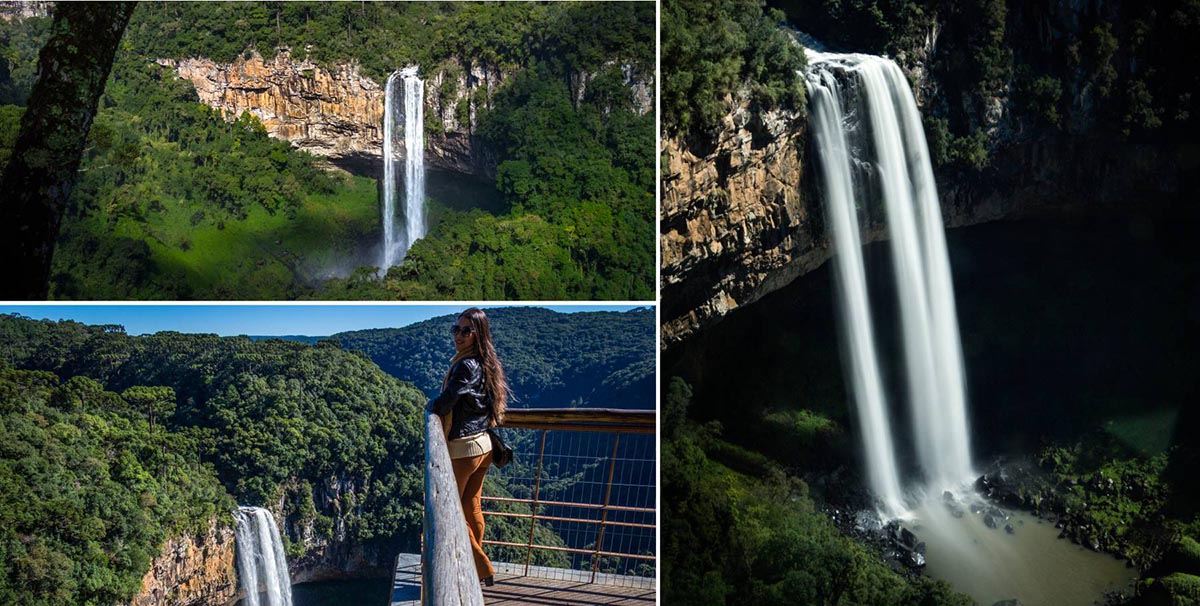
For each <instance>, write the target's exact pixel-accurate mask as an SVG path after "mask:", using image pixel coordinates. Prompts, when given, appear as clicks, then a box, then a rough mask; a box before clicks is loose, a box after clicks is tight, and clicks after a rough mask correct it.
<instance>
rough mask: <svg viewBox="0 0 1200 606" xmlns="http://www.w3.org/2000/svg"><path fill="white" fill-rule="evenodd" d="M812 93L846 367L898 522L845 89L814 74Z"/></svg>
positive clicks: (881, 494)
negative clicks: (856, 202)
mask: <svg viewBox="0 0 1200 606" xmlns="http://www.w3.org/2000/svg"><path fill="white" fill-rule="evenodd" d="M808 80H809V82H808V92H809V95H810V96H811V97H812V114H813V115H812V123H813V138H814V144H815V146H816V149H817V151H818V153H817V155H818V156H819V157H820V158H821V159H822V161H821V162H820V165H821V178H822V184H823V186H824V191H825V214H826V221H827V223H828V225H829V231H830V234H831V239H832V241H833V246H834V251H835V253H836V254H834V256H833V261H834V272H835V273H834V276H835V282H836V292H837V297H838V301H839V305H840V310H841V315H840V317H839V328H840V330H841V337H842V342H843V343H844V344H845V348H844V349H845V352H844V358H845V359H844V365H845V366H846V368H847V371H848V372H847V374H848V375H849V382H850V385H849V387H850V393H851V396H852V397H853V398H854V402H855V408H856V410H857V414H858V422H859V425H860V426H861V427H862V441H863V452H865V453H866V459H867V477H868V480H869V481H870V483H871V489H872V490H873V491H874V493H875V495H876V496H877V497H878V498H879V499H880V501H881V502H882V511H881V513H882V515H883V516H884V517H885V518H894V517H896V516H898V515H900V513H901V512H902V511H904V499H903V495H902V494H901V491H900V474H899V473H898V472H897V471H896V461H895V453H894V450H893V448H892V435H891V428H890V423H889V422H888V416H887V400H886V399H885V397H884V393H883V381H882V379H881V378H880V375H879V364H878V361H877V359H878V358H877V355H876V353H875V335H874V330H873V329H872V327H871V312H870V306H869V305H868V302H867V279H866V271H865V270H864V268H863V257H862V246H861V244H860V242H861V240H860V238H859V233H858V217H857V212H856V209H855V207H854V185H853V180H852V176H851V170H850V163H849V159H850V152H849V148H848V147H847V143H846V136H845V132H844V131H843V129H842V124H843V121H844V117H843V113H842V104H841V99H840V93H841V91H840V88H839V86H838V83H837V80H835V79H834V78H833V77H832V76H830V75H829V74H823V73H810V74H809V75H808Z"/></svg>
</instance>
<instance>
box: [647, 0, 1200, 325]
mask: <svg viewBox="0 0 1200 606" xmlns="http://www.w3.org/2000/svg"><path fill="white" fill-rule="evenodd" d="M1071 6H1073V5H1063V7H1060V8H1061V9H1062V10H1058V11H1051V12H1049V13H1048V14H1046V15H1044V16H1042V17H1041V19H1040V20H1033V21H1030V19H1029V18H1028V16H1026V15H1015V16H1012V17H1011V19H1012V20H1016V21H1019V22H1020V23H1025V22H1026V21H1029V23H1025V25H1021V27H1030V28H1033V29H1040V31H1041V32H1042V33H1041V34H1039V35H1038V36H1033V35H1032V34H1031V35H1030V36H1029V39H1030V40H1032V41H1034V42H1035V43H1036V42H1040V41H1045V40H1050V39H1054V40H1058V39H1059V38H1064V37H1066V36H1065V35H1063V34H1061V31H1063V30H1064V29H1069V28H1072V27H1074V28H1080V27H1082V26H1081V25H1080V23H1081V22H1082V20H1081V19H1079V18H1078V15H1075V18H1072V15H1074V13H1073V12H1072V9H1071ZM1075 10H1083V9H1082V8H1079V7H1075ZM943 27H944V24H942V23H941V22H939V21H938V19H937V17H936V16H934V17H932V18H931V20H930V24H929V27H928V30H927V32H926V35H925V36H923V38H919V39H918V40H917V44H916V45H915V46H914V47H913V48H910V49H905V50H902V51H901V52H900V53H899V54H898V56H897V57H895V58H896V60H897V63H899V64H900V65H901V66H902V68H903V69H904V70H905V72H906V73H907V74H908V76H909V80H910V82H912V83H913V85H914V86H913V88H914V93H915V95H916V97H917V100H918V104H919V105H920V106H921V110H922V113H923V114H924V115H925V117H926V118H927V119H928V118H932V117H937V116H941V115H945V113H946V112H947V111H948V109H947V108H950V107H951V106H967V105H969V106H970V107H969V108H968V109H969V110H970V111H967V112H966V113H967V114H968V115H969V116H970V120H971V125H972V128H973V129H979V130H982V131H984V132H986V133H987V135H988V147H987V152H988V157H989V163H988V166H987V167H985V168H984V169H982V170H975V169H970V168H964V167H962V166H960V165H953V164H948V165H946V166H943V167H942V168H940V169H938V171H937V174H936V175H935V176H936V179H937V182H938V190H939V195H940V200H941V203H942V214H943V220H944V222H945V224H946V225H947V227H959V226H965V225H971V224H975V223H980V222H984V221H994V220H1002V219H1008V218H1015V217H1019V216H1026V215H1029V214H1034V213H1055V212H1073V211H1078V210H1080V209H1084V208H1088V209H1091V208H1096V207H1098V206H1104V205H1116V204H1147V203H1152V202H1154V201H1156V200H1163V199H1167V198H1169V197H1171V196H1178V195H1179V194H1180V193H1183V192H1189V191H1195V190H1196V189H1197V179H1196V177H1195V176H1193V175H1194V174H1195V170H1196V168H1197V167H1198V165H1200V154H1198V153H1197V152H1200V147H1197V146H1196V145H1194V144H1177V143H1175V144H1163V143H1153V142H1137V143H1135V142H1129V141H1122V140H1121V138H1120V137H1117V136H1115V135H1114V132H1113V131H1114V128H1113V125H1112V124H1105V123H1104V122H1103V121H1102V120H1099V119H1097V110H1096V104H1095V103H1094V102H1093V101H1094V96H1095V92H1094V88H1095V87H1094V85H1093V84H1092V83H1091V82H1090V81H1089V80H1088V78H1087V77H1085V76H1084V75H1079V76H1078V77H1077V78H1076V79H1074V80H1069V81H1067V82H1065V83H1064V91H1063V92H1064V95H1065V100H1066V101H1067V103H1065V104H1064V105H1066V106H1068V107H1069V108H1070V111H1068V112H1067V114H1066V115H1065V116H1064V119H1063V126H1062V127H1061V128H1051V127H1047V126H1045V125H1039V124H1038V123H1037V122H1036V120H1034V119H1032V118H1031V117H1030V116H1028V115H1027V114H1023V113H1022V112H1021V111H1018V109H1017V106H1018V102H1019V101H1020V99H1019V98H1018V97H1017V96H1016V93H1014V90H1015V86H1013V85H1012V84H1011V83H1010V84H1007V85H1003V86H1000V87H998V88H997V89H996V90H994V91H993V92H992V93H990V94H989V95H988V96H986V98H984V99H982V100H981V101H979V102H978V103H976V102H974V100H970V99H967V98H966V97H965V96H964V95H963V93H962V90H961V89H962V86H957V87H956V86H949V85H948V84H947V83H946V82H943V81H940V80H939V76H938V74H937V73H936V72H935V70H932V69H930V65H931V64H932V63H933V61H935V59H936V57H937V52H938V38H939V36H940V35H941V34H942V33H943ZM1014 27H1016V26H1014ZM1022 31H1023V30H1022ZM1046 32H1058V33H1053V35H1051V34H1047V33H1046ZM1077 34H1078V35H1082V34H1079V33H1077ZM1014 35H1015V36H1016V37H1018V38H1019V37H1020V36H1022V34H1020V33H1017V34H1014ZM1047 44H1049V43H1047ZM1026 52H1027V53H1036V52H1038V51H1037V49H1035V48H1031V49H1027V50H1026ZM1045 52H1049V51H1045ZM726 106H727V107H728V108H729V110H728V114H727V115H726V116H725V118H724V120H723V121H722V123H721V126H720V129H719V132H718V133H717V134H716V136H715V138H714V140H713V141H714V142H713V145H712V146H711V149H705V150H702V151H696V150H693V149H689V148H688V146H687V144H686V143H684V142H683V141H682V140H680V139H676V138H664V141H663V144H662V153H663V156H664V158H663V163H662V166H663V172H662V215H661V224H660V234H659V238H660V242H661V246H662V268H661V269H662V274H661V275H662V279H661V288H662V291H661V301H662V318H663V327H662V334H663V345H664V347H670V346H671V345H672V344H675V343H678V342H680V341H682V340H684V339H686V338H688V337H689V336H691V335H693V334H694V333H696V332H697V331H699V330H703V329H704V328H705V327H707V326H711V325H712V324H713V323H715V322H718V321H720V320H721V318H722V317H724V316H725V315H726V314H727V313H730V312H731V311H732V310H734V309H736V308H737V307H739V306H744V305H747V304H749V303H752V302H754V301H756V300H758V299H759V298H761V297H762V296H764V295H766V294H768V293H770V292H772V291H774V290H776V289H778V288H779V287H781V286H783V285H786V284H788V283H789V282H791V281H792V280H794V279H796V278H797V277H799V276H801V275H803V274H805V273H807V272H808V271H811V270H812V269H814V268H816V267H818V266H820V265H821V264H822V263H824V262H825V260H826V259H828V257H829V254H830V250H829V247H828V242H827V239H826V235H825V233H824V227H823V224H822V221H821V208H820V198H819V193H818V186H819V185H818V184H817V183H816V171H815V170H814V169H815V168H816V166H815V165H814V164H813V163H814V162H815V161H816V159H815V158H812V157H811V155H812V152H811V149H810V147H809V141H808V137H807V130H806V123H805V120H804V118H803V117H802V114H801V113H800V112H791V113H788V112H779V111H776V112H771V113H766V114H764V115H762V116H756V115H755V114H754V113H753V112H751V111H749V109H748V108H747V103H745V102H744V101H738V100H735V99H732V98H729V99H726ZM885 237H887V233H886V230H885V229H884V227H883V226H882V225H879V224H872V225H867V226H865V228H864V230H863V238H864V240H866V241H875V240H879V239H881V238H885Z"/></svg>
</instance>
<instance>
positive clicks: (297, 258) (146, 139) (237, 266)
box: [0, 3, 654, 300]
mask: <svg viewBox="0 0 1200 606" xmlns="http://www.w3.org/2000/svg"><path fill="white" fill-rule="evenodd" d="M46 22H47V19H44V18H29V19H24V20H21V21H13V22H5V23H2V24H0V101H3V102H7V103H11V104H20V103H23V102H24V96H25V95H26V94H27V91H28V86H30V85H31V84H32V72H33V66H32V61H33V59H34V57H35V56H36V53H37V49H38V48H39V47H40V44H41V40H42V39H43V38H44V35H45V31H44V30H45V24H46ZM197 24H203V26H204V27H197V26H196V25H197ZM598 25H599V27H598ZM331 32H337V33H338V35H336V36H334V35H332V34H331ZM398 32H399V34H397V33H398ZM343 33H345V35H344V36H343V35H342V34H343ZM653 34H654V6H653V3H578V4H575V3H570V4H558V3H549V4H515V3H514V4H503V3H502V4H482V3H481V4H452V3H447V4H425V3H420V4H408V3H379V4H376V3H358V4H344V5H334V4H318V3H263V4H244V3H197V4H192V3H158V4H156V3H149V4H145V5H142V6H140V7H139V9H138V11H137V12H136V13H135V15H134V18H133V21H132V22H131V24H130V26H129V29H128V30H127V33H126V37H125V40H124V42H123V46H122V51H121V52H119V53H118V57H117V61H116V65H115V67H114V71H113V75H112V77H111V78H110V81H109V84H108V88H107V90H106V94H105V96H104V98H103V99H102V103H101V106H102V108H101V110H100V112H99V115H98V116H97V119H96V122H95V126H94V127H93V132H92V133H91V135H90V137H89V146H88V148H87V150H86V151H85V157H84V161H83V167H82V173H83V174H82V176H81V180H80V183H79V186H78V187H77V188H76V191H75V193H74V195H73V198H72V199H73V208H72V209H71V212H70V213H69V216H68V218H67V220H66V221H65V226H64V230H63V234H62V236H61V238H60V241H59V246H58V252H57V254H56V257H55V262H54V270H53V277H52V296H54V297H57V298H107V299H111V298H122V299H123V298H163V299H178V298H209V299H211V298H251V299H284V298H298V297H305V298H310V297H322V298H374V299H380V298H385V299H395V298H408V299H448V298H452V299H453V298H456V299H472V298H474V299H610V300H616V299H625V300H628V299H643V300H645V299H650V298H652V297H651V296H650V295H651V293H652V290H651V289H652V282H653V256H654V253H653V251H654V240H653V232H654V230H653V218H654V201H653V200H654V198H653V191H654V184H653V175H654V170H653V167H654V164H653V162H654V160H653V158H654V132H653V115H652V114H640V113H638V112H637V111H635V106H634V98H633V92H632V90H631V89H630V88H629V86H628V84H627V77H628V75H627V74H626V73H625V72H624V71H623V67H622V66H628V67H629V68H630V69H632V70H633V72H632V77H633V78H634V79H635V80H636V79H643V80H649V78H650V77H651V74H652V73H653V70H652V67H653V64H654V60H653V38H654V36H653ZM280 43H283V44H286V45H290V46H292V47H293V48H295V49H308V51H311V52H312V53H313V56H314V58H316V59H317V60H318V61H321V62H324V63H326V64H327V65H331V64H333V63H338V62H344V61H357V62H359V63H361V64H362V65H363V68H364V70H365V71H366V72H367V73H368V74H370V75H372V76H373V77H376V78H378V79H380V80H382V79H383V78H384V77H386V74H387V73H388V72H390V71H391V70H392V69H394V68H395V67H397V66H400V65H406V64H409V63H412V62H420V63H421V65H422V66H423V69H427V70H432V69H438V68H439V67H442V68H446V69H460V68H459V67H454V65H453V62H451V63H447V62H446V61H447V60H449V59H450V58H455V59H457V60H458V61H459V62H462V63H465V64H466V65H465V67H470V65H472V64H474V63H478V64H480V65H483V66H489V67H493V68H498V69H504V70H506V71H508V72H512V73H513V75H512V76H510V77H509V78H508V80H506V84H505V85H504V86H502V87H501V88H500V89H499V90H498V91H497V92H496V94H495V95H494V97H493V98H492V99H473V100H472V102H473V103H478V104H479V106H478V109H479V110H480V111H479V114H480V115H479V125H478V126H479V132H480V135H481V136H482V141H483V142H484V145H485V146H486V147H487V148H488V149H489V150H491V152H492V153H494V155H495V157H496V158H497V161H498V163H499V167H498V173H499V175H500V178H499V181H498V183H497V187H498V189H499V190H500V192H501V193H502V194H503V196H504V198H505V200H506V202H507V204H508V205H509V207H510V208H511V210H510V211H509V212H507V213H504V214H502V215H499V216H496V215H492V214H489V213H486V212H482V211H474V212H471V213H462V212H453V211H449V210H447V211H445V212H444V213H440V216H441V217H442V219H441V221H440V222H439V223H438V224H436V225H434V226H432V229H431V231H430V234H429V235H428V236H427V237H426V238H425V239H424V240H422V241H421V242H420V243H419V245H418V246H417V247H415V248H414V249H413V250H412V251H411V252H410V254H409V259H408V260H407V261H406V262H405V263H404V264H403V265H401V266H398V267H396V268H393V270H392V272H391V274H390V275H389V276H388V277H387V278H386V279H383V280H379V279H377V278H376V277H375V275H374V272H373V271H370V270H366V269H364V270H363V271H360V272H358V273H355V274H353V275H352V276H351V277H350V278H347V279H342V280H334V281H332V282H331V283H329V284H326V285H324V286H322V285H321V283H320V282H321V277H320V276H313V275H310V274H309V273H307V272H310V271H311V270H312V267H311V266H313V265H314V264H316V265H330V264H333V265H336V264H337V262H338V261H342V262H343V264H344V260H345V258H346V257H347V256H349V255H350V254H351V252H352V251H353V250H355V248H356V245H357V244H358V243H361V242H363V241H364V240H368V241H369V240H371V239H372V238H374V237H376V236H377V235H378V234H377V233H376V231H377V229H378V227H377V224H378V202H377V200H376V191H375V187H374V184H373V183H372V182H371V181H369V180H366V179H363V178H357V177H349V176H345V175H342V176H337V175H336V174H331V173H326V172H325V171H324V170H323V169H321V168H320V167H318V164H317V163H316V161H315V159H314V158H312V157H311V156H309V155H308V154H305V153H303V152H298V151H296V150H294V149H292V148H291V147H290V146H289V145H288V144H286V143H283V142H279V141H275V140H272V139H269V138H268V137H267V136H266V134H265V131H264V129H263V128H262V125H261V124H259V123H258V121H257V119H255V118H254V117H253V116H250V115H248V114H247V115H243V116H242V117H240V118H239V119H238V120H237V121H236V122H234V123H232V124H230V123H226V122H225V121H223V120H222V119H221V117H220V116H218V115H217V114H216V113H215V112H213V111H211V110H210V109H208V108H207V107H205V106H203V105H201V104H200V103H198V102H197V98H196V95H195V92H194V91H193V90H192V88H191V85H190V84H188V83H187V82H184V81H180V80H179V79H178V78H176V77H175V75H174V74H173V73H172V72H171V71H170V70H168V69H166V68H162V67H160V66H158V65H155V64H153V63H152V62H153V60H154V59H156V58H160V57H164V56H165V57H190V56H203V55H211V57H212V58H215V59H217V60H232V59H233V58H234V57H236V56H237V55H238V54H239V53H243V52H245V51H247V50H255V51H257V52H262V53H264V54H268V55H269V54H271V53H272V52H273V51H274V49H275V47H276V45H277V44H280ZM306 52H307V51H306ZM585 72H586V73H587V74H590V75H591V76H592V77H591V80H590V83H589V86H588V88H587V93H586V94H585V95H584V97H583V99H574V98H572V94H571V83H572V82H573V81H575V80H578V79H579V77H580V74H582V73H585ZM20 114H21V110H20V109H19V107H11V106H3V107H0V162H3V161H4V160H5V159H6V154H7V153H8V152H7V149H9V148H10V147H11V145H12V141H13V139H14V138H15V136H16V124H17V123H18V121H19V118H20Z"/></svg>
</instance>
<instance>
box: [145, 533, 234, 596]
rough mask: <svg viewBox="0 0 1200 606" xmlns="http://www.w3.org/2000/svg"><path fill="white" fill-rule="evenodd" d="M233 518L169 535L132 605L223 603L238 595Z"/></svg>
mask: <svg viewBox="0 0 1200 606" xmlns="http://www.w3.org/2000/svg"><path fill="white" fill-rule="evenodd" d="M232 521H233V518H232V517H230V518H229V519H228V520H224V519H222V520H213V522H212V523H211V524H210V525H209V528H208V530H206V531H205V532H204V533H201V534H198V535H195V536H185V537H175V538H172V539H169V540H168V541H167V543H166V545H164V546H163V549H162V552H161V553H160V554H159V556H158V557H157V558H154V562H152V563H151V564H150V570H149V571H148V572H147V573H146V576H145V577H143V578H142V590H141V592H140V593H138V594H137V596H135V597H134V598H133V600H132V601H130V602H129V606H220V605H222V604H232V603H234V602H235V601H236V600H237V598H238V583H237V572H236V565H235V561H236V559H235V551H236V543H237V540H236V536H235V532H234V528H233V526H232Z"/></svg>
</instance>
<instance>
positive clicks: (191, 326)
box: [0, 303, 644, 336]
mask: <svg viewBox="0 0 1200 606" xmlns="http://www.w3.org/2000/svg"><path fill="white" fill-rule="evenodd" d="M509 306H511V305H510V304H502V305H492V306H485V307H484V309H487V308H488V307H509ZM466 307H468V305H397V304H392V305H341V304H337V305H331V304H328V303H313V304H291V305H188V304H183V305H176V304H172V305H108V304H103V305H0V313H5V314H12V313H16V314H21V315H23V316H28V317H30V318H33V319H36V320H41V319H50V320H75V321H77V322H83V323H84V324H120V325H121V326H124V327H125V330H126V331H127V332H128V333H129V334H131V335H143V334H151V333H155V332H158V331H162V330H175V331H179V332H198V333H216V334H218V335H222V336H232V335H310V336H327V335H331V334H334V333H338V332H343V331H347V330H359V329H363V328H397V327H400V326H407V325H409V324H412V323H414V322H420V321H421V320H427V319H429V318H432V317H435V316H444V315H447V314H455V313H458V312H460V311H462V310H463V309H465V308H466ZM536 307H547V308H550V309H553V310H555V311H558V312H563V313H572V312H582V311H627V310H630V309H634V308H636V307H644V306H638V305H536Z"/></svg>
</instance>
